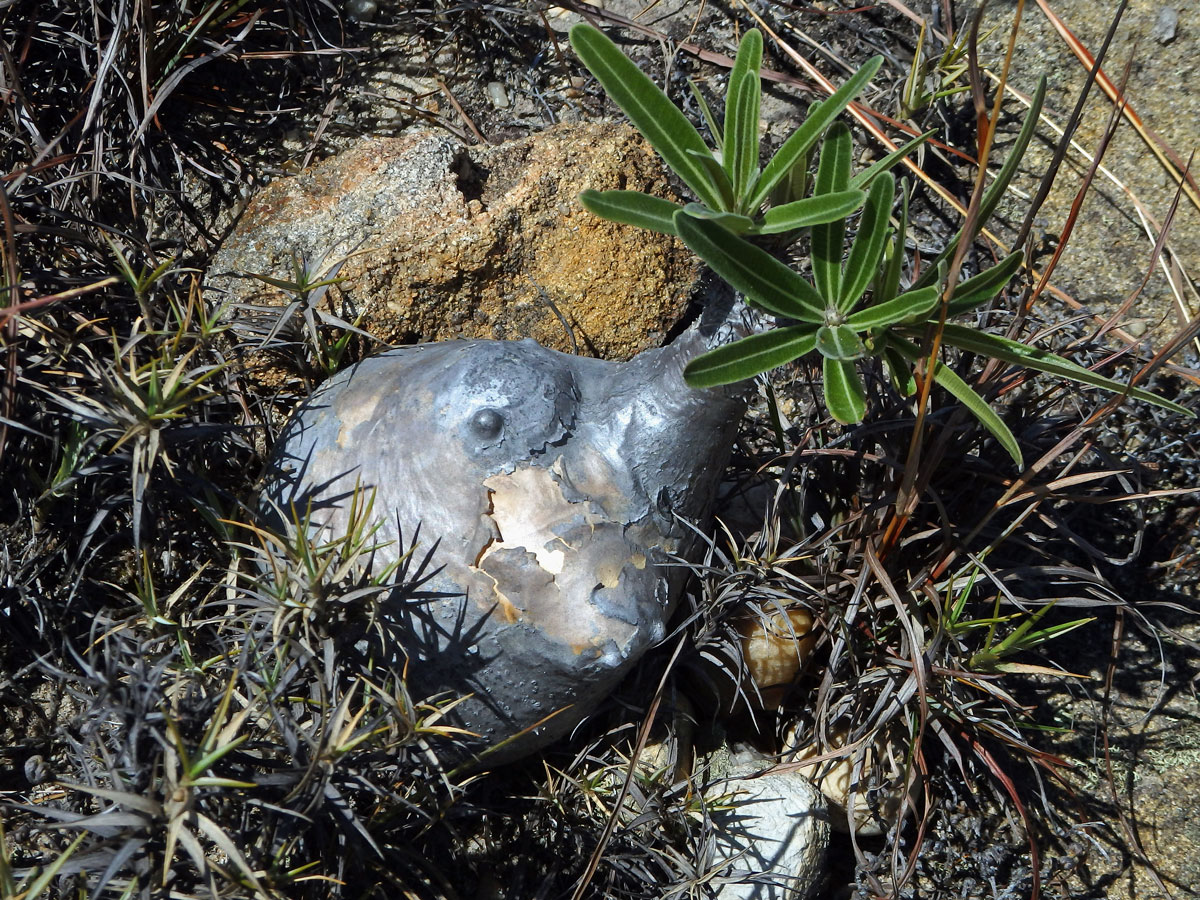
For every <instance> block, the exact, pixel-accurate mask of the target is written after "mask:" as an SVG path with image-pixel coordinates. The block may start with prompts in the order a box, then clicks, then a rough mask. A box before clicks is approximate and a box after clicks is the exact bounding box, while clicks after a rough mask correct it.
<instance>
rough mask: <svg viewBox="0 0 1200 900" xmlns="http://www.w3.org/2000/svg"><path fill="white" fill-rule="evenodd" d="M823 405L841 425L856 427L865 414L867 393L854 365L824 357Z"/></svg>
mask: <svg viewBox="0 0 1200 900" xmlns="http://www.w3.org/2000/svg"><path fill="white" fill-rule="evenodd" d="M822 371H823V373H824V375H825V405H826V406H827V407H829V413H830V415H832V416H833V417H834V418H835V419H837V420H838V421H839V422H841V423H842V424H843V425H857V424H858V423H859V422H861V421H862V420H863V417H864V416H865V415H866V414H867V391H866V388H865V387H863V382H862V378H861V377H860V376H859V374H858V371H857V370H856V369H855V368H854V363H852V362H845V361H843V360H837V359H830V358H829V357H828V356H827V357H825V360H824V365H823V368H822Z"/></svg>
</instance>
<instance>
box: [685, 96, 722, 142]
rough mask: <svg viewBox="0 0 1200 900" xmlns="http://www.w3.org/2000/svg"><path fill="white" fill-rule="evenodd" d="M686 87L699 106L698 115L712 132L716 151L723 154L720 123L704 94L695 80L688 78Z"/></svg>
mask: <svg viewBox="0 0 1200 900" xmlns="http://www.w3.org/2000/svg"><path fill="white" fill-rule="evenodd" d="M688 88H689V89H690V90H691V92H692V99H693V100H695V101H696V105H697V106H698V107H700V115H701V117H703V119H704V123H705V124H706V125H707V126H708V130H709V131H710V132H712V139H713V143H715V144H716V145H717V152H718V153H720V154H722V155H724V147H725V145H724V143H723V141H722V139H721V123H720V122H718V121H717V117H716V116H715V115H713V111H712V107H711V106H709V105H708V101H707V100H705V99H704V95H703V94H702V93H700V88H698V87H696V82H694V81H692V79H690V78H689V79H688Z"/></svg>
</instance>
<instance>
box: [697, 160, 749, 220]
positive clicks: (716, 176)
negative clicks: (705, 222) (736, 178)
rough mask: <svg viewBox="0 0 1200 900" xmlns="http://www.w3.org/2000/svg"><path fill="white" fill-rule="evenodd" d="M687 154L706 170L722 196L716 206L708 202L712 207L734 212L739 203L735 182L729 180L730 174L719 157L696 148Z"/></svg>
mask: <svg viewBox="0 0 1200 900" xmlns="http://www.w3.org/2000/svg"><path fill="white" fill-rule="evenodd" d="M687 155H688V157H689V158H690V159H694V160H695V161H696V162H697V163H698V164H699V165H700V167H701V168H702V169H704V171H705V172H707V173H708V179H709V185H710V186H711V187H712V188H713V189H714V190H715V191H716V192H717V195H718V197H719V198H720V201H721V202H720V203H719V204H717V205H716V206H712V204H706V205H707V206H710V207H712V209H715V210H720V211H725V212H733V210H734V207H735V206H736V205H737V201H736V198H735V197H734V196H733V182H732V181H730V180H729V176H728V175H726V174H725V169H723V168H722V167H721V164H720V163H719V162H717V158H716V157H715V156H713V155H712V154H711V153H709V152H708V151H707V150H705V151H704V152H703V153H700V152H699V151H696V150H688V151H687Z"/></svg>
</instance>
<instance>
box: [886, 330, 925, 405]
mask: <svg viewBox="0 0 1200 900" xmlns="http://www.w3.org/2000/svg"><path fill="white" fill-rule="evenodd" d="M883 361H884V363H886V364H887V370H888V378H890V379H891V382H892V387H894V388H895V389H896V393H898V394H899V395H900V396H901V397H911V396H912V395H913V394H915V393H916V392H917V378H916V376H915V375H913V371H912V364H911V363H909V361H908V360H906V359H905V358H904V357H903V356H902V355H901V354H900V353H899V352H898V351H897V350H896V348H895V347H894V346H892V342H891V341H887V343H885V344H884V347H883Z"/></svg>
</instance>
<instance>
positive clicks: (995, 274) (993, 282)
mask: <svg viewBox="0 0 1200 900" xmlns="http://www.w3.org/2000/svg"><path fill="white" fill-rule="evenodd" d="M1024 258H1025V257H1024V254H1023V253H1021V251H1020V250H1016V251H1014V252H1012V253H1010V254H1008V256H1006V257H1004V259H1002V260H1000V262H998V263H996V265H994V266H992V267H991V268H990V269H987V270H986V271H983V272H980V273H979V274H978V275H975V276H973V277H971V278H968V279H967V280H966V281H964V282H962V283H961V284H959V285H958V286H957V287H956V288H955V289H954V296H953V297H951V298H950V306H949V307H947V310H946V315H948V316H958V315H962V314H963V313H965V312H969V311H970V310H972V309H974V308H975V307H976V306H979V305H980V304H981V303H986V302H987V301H988V300H991V299H992V298H993V297H995V296H996V295H997V294H998V293H1000V291H1002V290H1003V289H1004V286H1005V285H1006V284H1008V282H1009V281H1011V280H1012V277H1013V273H1014V272H1016V271H1017V269H1019V268H1020V266H1021V260H1022V259H1024Z"/></svg>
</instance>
